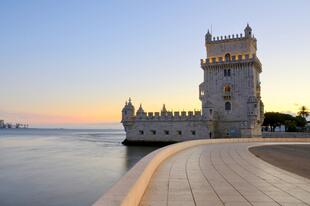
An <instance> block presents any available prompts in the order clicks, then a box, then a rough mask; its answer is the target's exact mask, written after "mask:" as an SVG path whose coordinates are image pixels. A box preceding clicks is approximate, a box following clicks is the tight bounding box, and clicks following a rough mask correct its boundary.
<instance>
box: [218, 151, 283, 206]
mask: <svg viewBox="0 0 310 206" xmlns="http://www.w3.org/2000/svg"><path fill="white" fill-rule="evenodd" d="M231 150H232V149H231V148H230V149H229V156H230V158H231V160H232V161H234V162H235V163H236V164H238V166H239V167H240V168H242V167H241V166H240V164H239V163H238V162H236V160H235V159H234V158H233V156H232V155H231ZM221 154H222V152H221ZM222 159H223V158H222ZM223 162H224V164H225V165H226V166H227V167H228V168H229V169H230V170H231V171H233V172H234V173H235V174H237V175H238V176H239V177H240V178H241V179H243V180H244V181H246V182H247V183H248V184H251V185H252V186H253V187H255V188H256V189H257V190H258V191H260V192H261V193H263V194H264V195H266V196H267V197H269V198H270V199H272V200H273V201H275V202H276V203H277V204H278V205H281V204H280V203H279V202H278V201H276V200H275V199H274V198H272V197H270V196H269V195H268V194H266V193H265V192H264V191H263V190H261V189H259V188H258V187H257V186H256V185H254V184H253V183H251V182H249V181H248V180H247V179H246V178H244V177H242V175H240V174H239V173H238V172H237V171H235V169H233V168H232V167H231V166H229V164H227V163H226V162H225V161H224V160H223ZM251 175H253V174H252V173H251Z"/></svg>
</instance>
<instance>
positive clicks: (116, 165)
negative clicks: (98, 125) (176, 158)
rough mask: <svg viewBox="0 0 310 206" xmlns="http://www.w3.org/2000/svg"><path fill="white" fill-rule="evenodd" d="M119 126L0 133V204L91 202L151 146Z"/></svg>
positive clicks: (48, 204)
mask: <svg viewBox="0 0 310 206" xmlns="http://www.w3.org/2000/svg"><path fill="white" fill-rule="evenodd" d="M124 136H125V134H124V132H123V131H122V130H113V131H112V130H31V129H29V130H27V131H26V130H25V131H21V130H20V131H15V130H11V131H8V130H6V131H3V130H2V131H0V171H1V172H0V205H1V206H8V205H14V206H19V205H33V206H36V205H47V206H53V205H57V206H60V205H66V206H71V205H72V206H73V205H74V206H79V205H81V206H82V205H83V206H84V205H91V204H92V203H93V202H94V201H96V200H97V199H98V198H99V197H100V196H101V195H102V194H103V193H104V191H106V190H107V189H108V188H109V187H110V186H111V185H112V184H113V183H115V182H116V181H117V180H118V179H119V178H120V177H121V176H122V175H123V174H124V173H125V172H126V171H127V170H128V169H129V168H131V167H132V166H133V165H134V164H135V163H136V162H137V161H138V160H139V159H141V158H142V157H143V156H145V155H146V154H148V153H149V152H151V151H153V150H154V149H156V148H155V147H134V146H130V147H126V146H123V145H122V144H121V142H122V140H123V139H124Z"/></svg>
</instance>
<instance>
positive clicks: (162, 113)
mask: <svg viewBox="0 0 310 206" xmlns="http://www.w3.org/2000/svg"><path fill="white" fill-rule="evenodd" d="M166 114H167V109H166V105H165V104H163V108H162V109H161V115H162V116H165V115H166Z"/></svg>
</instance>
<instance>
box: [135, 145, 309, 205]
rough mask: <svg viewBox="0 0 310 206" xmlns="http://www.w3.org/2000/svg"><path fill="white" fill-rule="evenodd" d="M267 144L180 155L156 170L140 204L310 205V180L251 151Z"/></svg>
mask: <svg viewBox="0 0 310 206" xmlns="http://www.w3.org/2000/svg"><path fill="white" fill-rule="evenodd" d="M264 144H268V143H237V144H236V143H227V144H208V145H202V146H196V147H193V148H190V149H186V150H184V151H181V152H179V153H177V154H176V155H173V156H172V157H170V158H168V159H167V160H166V161H164V162H163V163H162V164H161V165H160V167H159V168H158V169H157V170H156V172H155V173H154V176H153V177H152V179H151V182H150V184H149V186H148V188H147V190H146V192H145V193H144V196H143V198H142V200H141V202H140V205H141V206H146V205H161V206H164V205H165V206H166V205H168V206H174V205H175V206H182V205H186V206H194V205H204V206H206V205H211V206H217V205H231V206H234V205H236V206H243V205H254V206H273V205H287V206H289V205H292V206H293V205H294V206H301V205H310V180H309V179H307V178H304V177H301V176H298V175H295V174H293V173H290V172H287V171H285V170H282V169H280V168H277V167H275V166H272V165H270V164H268V163H266V162H264V161H262V160H260V159H258V158H256V157H255V156H254V155H253V154H252V153H250V152H249V151H248V147H249V146H254V145H264ZM282 144H283V143H282Z"/></svg>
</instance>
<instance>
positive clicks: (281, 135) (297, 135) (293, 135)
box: [262, 132, 310, 138]
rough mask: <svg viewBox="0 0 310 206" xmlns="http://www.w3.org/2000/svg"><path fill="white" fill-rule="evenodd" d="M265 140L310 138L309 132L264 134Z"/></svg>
mask: <svg viewBox="0 0 310 206" xmlns="http://www.w3.org/2000/svg"><path fill="white" fill-rule="evenodd" d="M262 136H263V137H264V138H303V137H310V133H309V132H308V133H307V132H263V134H262Z"/></svg>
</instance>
